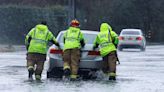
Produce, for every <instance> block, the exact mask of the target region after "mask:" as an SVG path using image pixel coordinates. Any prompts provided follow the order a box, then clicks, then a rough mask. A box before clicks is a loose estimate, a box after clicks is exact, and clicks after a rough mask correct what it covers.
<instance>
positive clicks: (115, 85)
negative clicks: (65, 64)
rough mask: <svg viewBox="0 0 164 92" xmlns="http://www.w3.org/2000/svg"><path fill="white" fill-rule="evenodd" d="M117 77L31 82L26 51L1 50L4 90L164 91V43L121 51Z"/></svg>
mask: <svg viewBox="0 0 164 92" xmlns="http://www.w3.org/2000/svg"><path fill="white" fill-rule="evenodd" d="M118 56H119V59H120V62H121V64H120V65H118V66H117V80H116V81H115V82H114V81H108V80H106V79H102V80H95V81H77V82H64V81H61V80H50V79H47V78H46V69H47V62H46V63H45V69H44V72H43V76H42V82H36V81H33V82H28V81H27V79H28V78H27V74H28V72H27V69H26V60H25V58H26V51H17V52H1V53H0V92H164V78H163V76H164V46H163V45H157V46H147V49H146V51H145V52H140V51H139V50H135V49H133V50H128V49H127V50H124V51H122V52H118Z"/></svg>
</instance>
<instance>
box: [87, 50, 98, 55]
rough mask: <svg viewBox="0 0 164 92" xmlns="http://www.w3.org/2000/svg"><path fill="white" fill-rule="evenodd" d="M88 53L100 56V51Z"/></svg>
mask: <svg viewBox="0 0 164 92" xmlns="http://www.w3.org/2000/svg"><path fill="white" fill-rule="evenodd" d="M88 55H94V56H99V55H100V52H99V51H89V52H88Z"/></svg>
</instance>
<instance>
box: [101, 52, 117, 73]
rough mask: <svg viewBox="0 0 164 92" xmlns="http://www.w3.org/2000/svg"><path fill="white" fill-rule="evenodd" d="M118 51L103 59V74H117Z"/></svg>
mask: <svg viewBox="0 0 164 92" xmlns="http://www.w3.org/2000/svg"><path fill="white" fill-rule="evenodd" d="M116 62H117V57H116V51H113V52H110V53H109V54H107V55H106V56H104V57H103V72H104V73H116Z"/></svg>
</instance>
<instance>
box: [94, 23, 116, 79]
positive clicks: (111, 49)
mask: <svg viewBox="0 0 164 92" xmlns="http://www.w3.org/2000/svg"><path fill="white" fill-rule="evenodd" d="M117 44H118V35H117V34H116V33H115V32H114V31H112V28H111V26H110V25H108V24H107V23H102V24H101V26H100V33H99V34H98V35H97V37H96V39H95V41H94V47H93V49H95V48H97V47H98V46H99V45H100V54H101V56H102V57H103V63H104V67H103V71H104V73H106V74H108V76H109V80H116V61H117V56H116V45H117Z"/></svg>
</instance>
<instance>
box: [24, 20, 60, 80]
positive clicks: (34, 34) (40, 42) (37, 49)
mask: <svg viewBox="0 0 164 92" xmlns="http://www.w3.org/2000/svg"><path fill="white" fill-rule="evenodd" d="M48 42H52V43H53V44H55V45H57V46H59V43H58V42H57V41H56V39H55V37H54V35H53V34H52V33H51V32H50V31H49V30H48V27H47V25H46V21H42V22H41V23H40V24H38V25H36V26H35V27H34V28H32V29H31V30H30V32H29V33H28V34H27V35H26V38H25V45H26V48H27V58H26V59H27V69H28V72H29V79H30V80H33V73H34V74H35V79H36V80H41V74H42V71H43V67H44V61H45V60H46V53H47V45H48ZM35 65H36V68H35Z"/></svg>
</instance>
